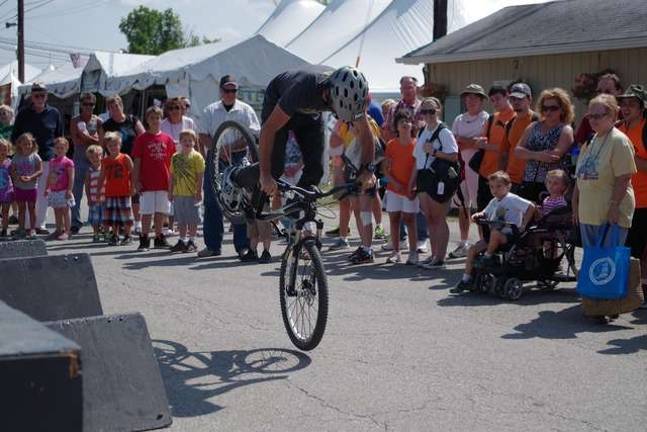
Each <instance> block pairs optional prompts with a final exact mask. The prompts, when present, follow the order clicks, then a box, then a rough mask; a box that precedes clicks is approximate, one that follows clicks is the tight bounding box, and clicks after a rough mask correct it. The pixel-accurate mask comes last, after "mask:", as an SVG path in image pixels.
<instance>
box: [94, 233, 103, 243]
mask: <svg viewBox="0 0 647 432" xmlns="http://www.w3.org/2000/svg"><path fill="white" fill-rule="evenodd" d="M100 242H101V234H93V235H92V243H100Z"/></svg>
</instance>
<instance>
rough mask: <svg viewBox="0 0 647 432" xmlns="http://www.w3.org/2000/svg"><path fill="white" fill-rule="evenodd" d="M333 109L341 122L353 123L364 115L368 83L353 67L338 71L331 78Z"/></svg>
mask: <svg viewBox="0 0 647 432" xmlns="http://www.w3.org/2000/svg"><path fill="white" fill-rule="evenodd" d="M329 82H330V96H331V100H332V109H333V111H334V112H335V114H337V117H338V118H339V119H340V120H343V121H345V122H352V121H354V120H357V119H358V118H359V117H361V115H362V114H364V111H365V110H366V103H367V101H368V82H367V81H366V78H365V77H364V74H363V73H361V72H360V71H359V70H357V69H355V68H354V67H351V66H344V67H342V68H340V69H337V70H336V71H335V72H333V74H332V75H331V76H330V78H329Z"/></svg>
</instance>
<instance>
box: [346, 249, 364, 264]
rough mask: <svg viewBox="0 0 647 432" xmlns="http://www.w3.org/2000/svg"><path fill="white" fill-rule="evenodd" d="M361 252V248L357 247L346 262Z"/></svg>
mask: <svg viewBox="0 0 647 432" xmlns="http://www.w3.org/2000/svg"><path fill="white" fill-rule="evenodd" d="M363 250H364V248H363V247H361V246H360V247H358V248H357V249H355V251H354V252H353V253H352V254H350V255H349V256H348V260H349V261H352V260H353V259H354V258H355V255H359V254H360V253H362V251H363Z"/></svg>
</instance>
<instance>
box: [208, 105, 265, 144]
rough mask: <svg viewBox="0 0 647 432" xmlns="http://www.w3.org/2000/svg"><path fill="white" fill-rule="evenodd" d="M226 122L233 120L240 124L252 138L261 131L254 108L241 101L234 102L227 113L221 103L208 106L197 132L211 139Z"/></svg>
mask: <svg viewBox="0 0 647 432" xmlns="http://www.w3.org/2000/svg"><path fill="white" fill-rule="evenodd" d="M227 120H233V121H236V122H238V123H240V124H242V125H243V126H245V127H246V128H247V129H249V131H250V132H251V133H252V135H254V136H258V134H259V132H260V131H261V124H260V123H259V122H258V117H257V116H256V112H255V111H254V108H252V107H251V106H249V105H248V104H246V103H245V102H243V101H240V100H236V102H234V106H233V107H232V108H231V109H230V110H229V111H227V110H226V109H225V107H224V105H223V103H222V101H218V102H214V103H212V104H211V105H208V106H207V107H206V108H205V109H204V111H203V115H202V117H201V118H200V121H199V122H198V132H199V133H201V134H205V135H210V136H212V137H213V134H215V133H216V130H217V129H218V126H220V125H221V124H222V123H223V122H225V121H227Z"/></svg>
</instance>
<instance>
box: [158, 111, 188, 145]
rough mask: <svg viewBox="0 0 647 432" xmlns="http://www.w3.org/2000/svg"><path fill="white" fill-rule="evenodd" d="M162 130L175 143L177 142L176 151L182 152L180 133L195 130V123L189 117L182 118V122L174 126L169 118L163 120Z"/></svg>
mask: <svg viewBox="0 0 647 432" xmlns="http://www.w3.org/2000/svg"><path fill="white" fill-rule="evenodd" d="M161 129H162V132H164V133H165V134H167V135H170V136H171V138H173V141H175V149H176V150H177V151H180V132H182V131H183V130H185V129H191V130H195V124H194V123H193V119H191V118H189V117H187V116H182V121H181V122H180V123H177V124H173V123H171V121H170V120H169V119H168V118H165V119H164V120H162V125H161Z"/></svg>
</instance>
